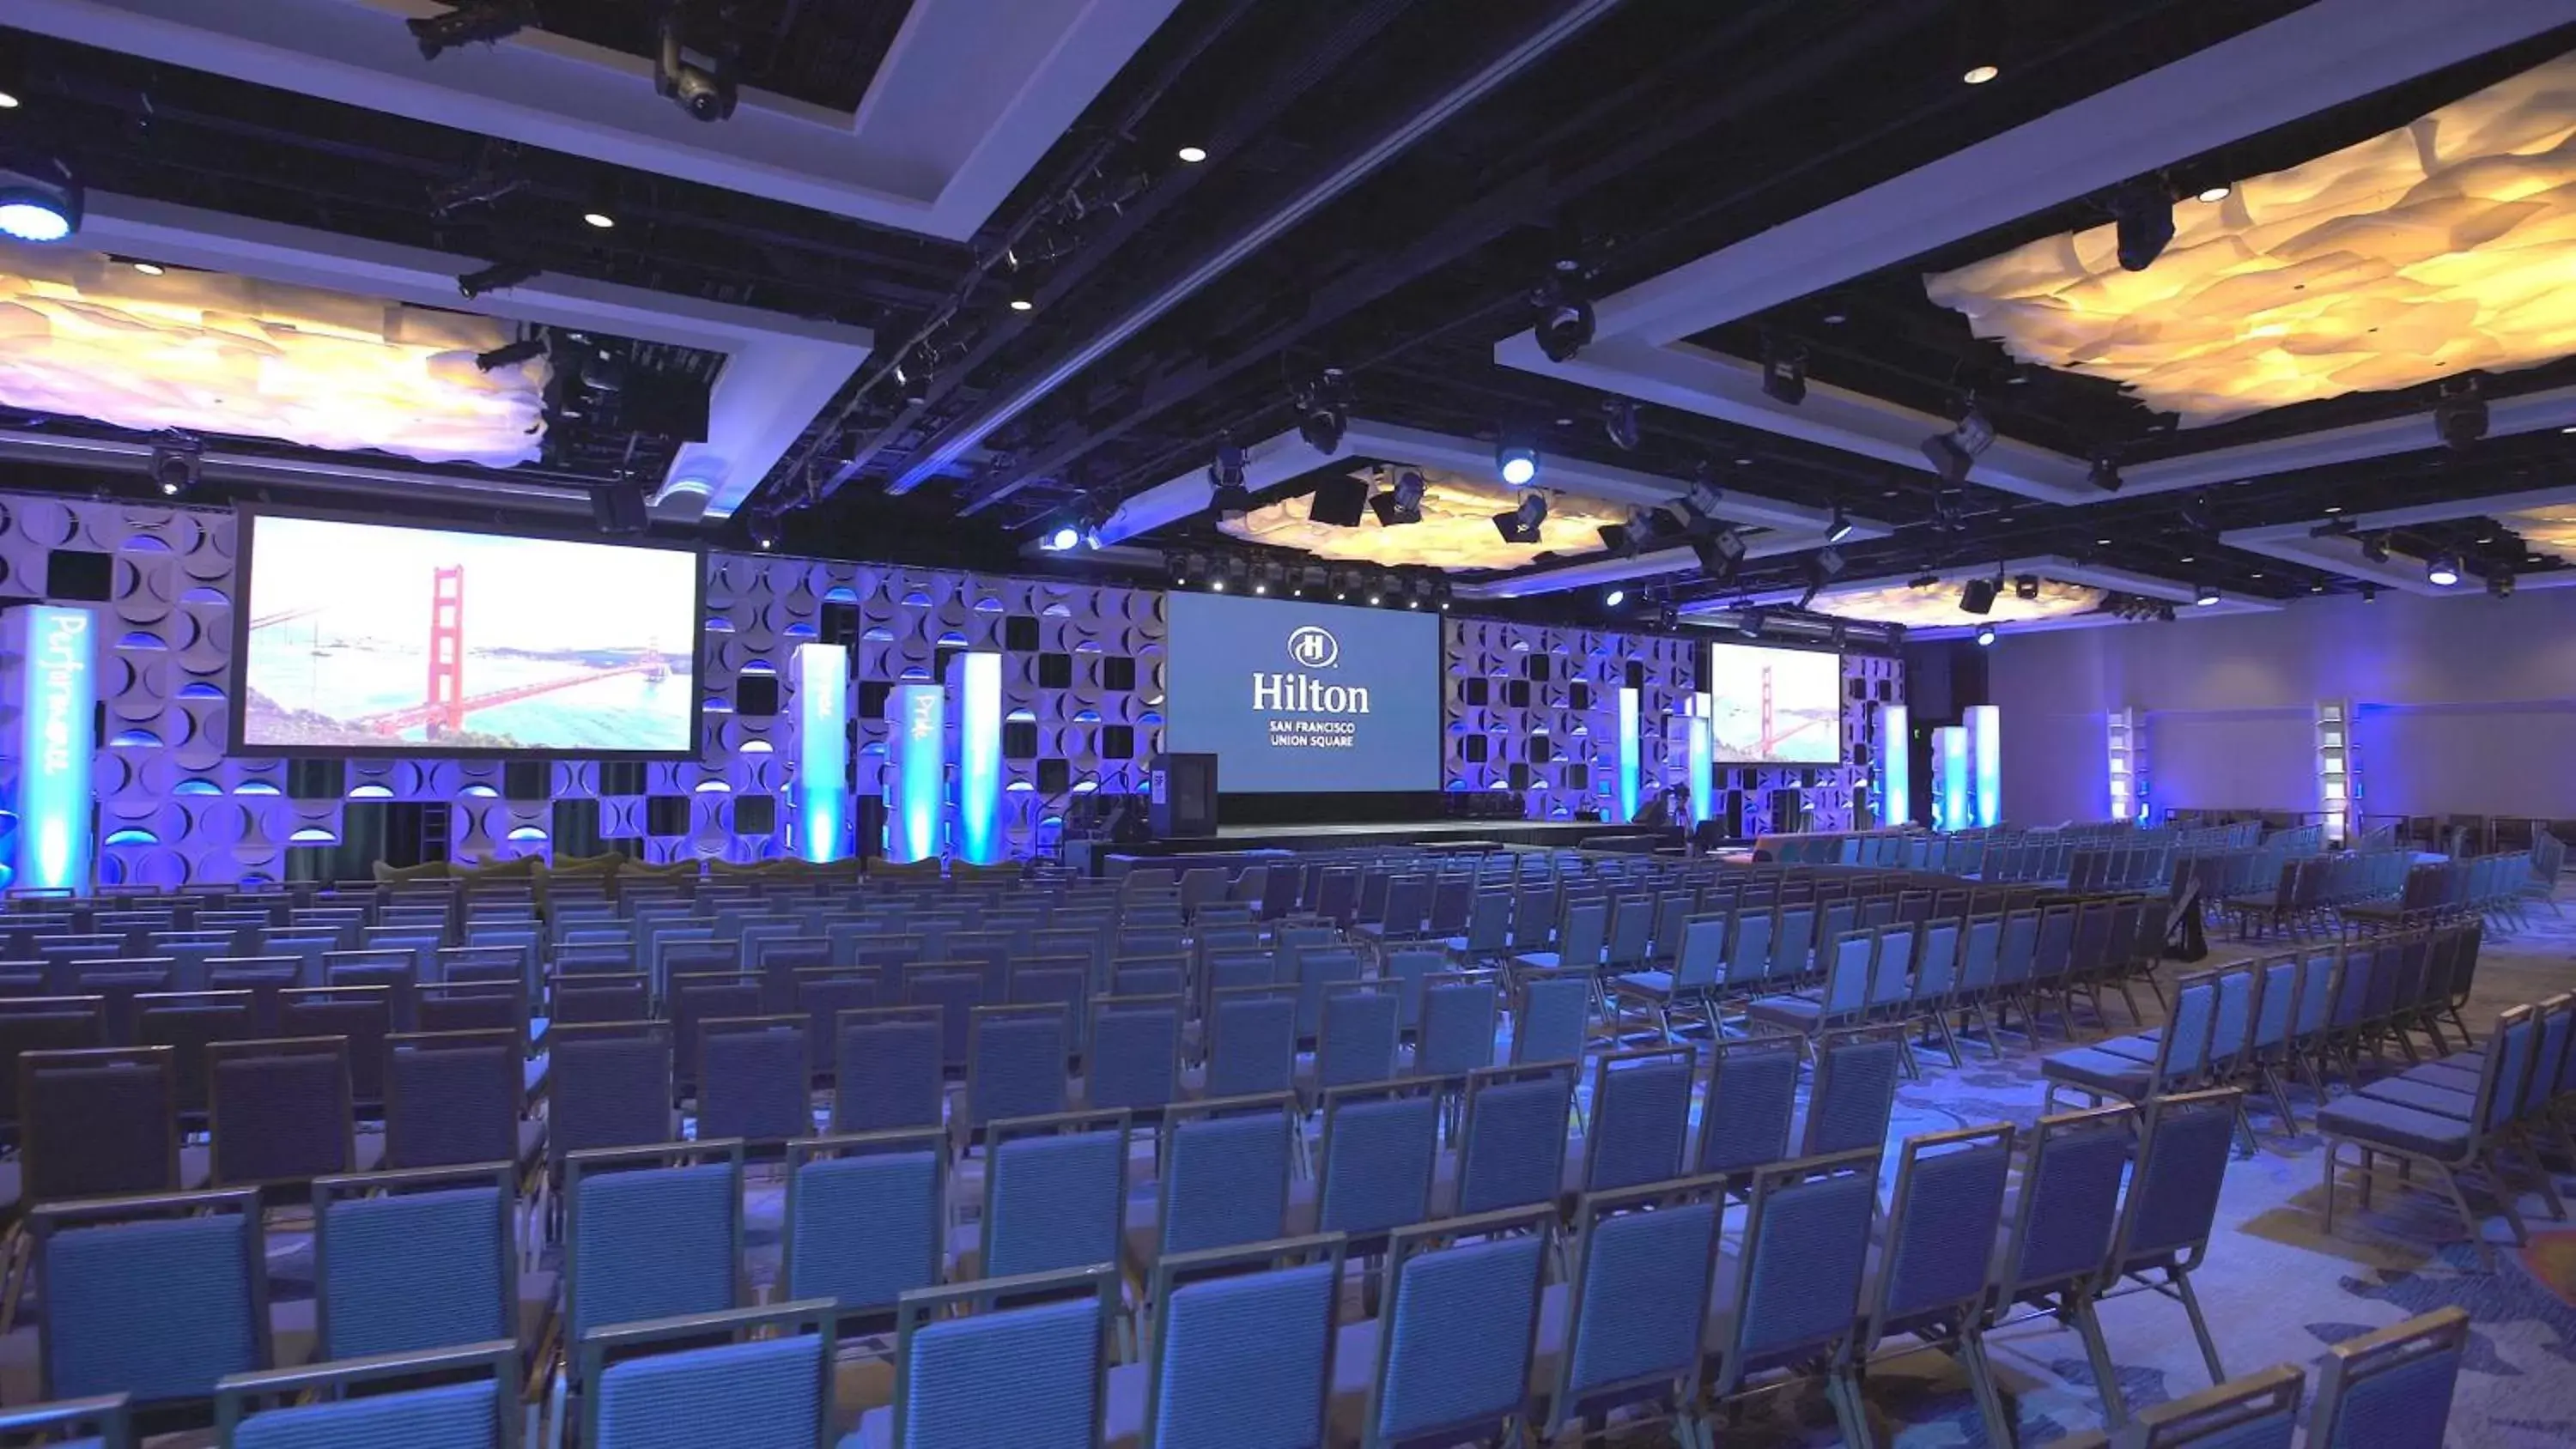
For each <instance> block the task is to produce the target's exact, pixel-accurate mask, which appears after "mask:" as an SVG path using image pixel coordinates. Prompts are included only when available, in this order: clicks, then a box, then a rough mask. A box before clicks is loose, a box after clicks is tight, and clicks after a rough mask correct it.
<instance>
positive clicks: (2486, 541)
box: [2478, 535, 2495, 545]
mask: <svg viewBox="0 0 2576 1449" xmlns="http://www.w3.org/2000/svg"><path fill="white" fill-rule="evenodd" d="M2478 542H2479V543H2480V544H2481V545H2485V544H2490V543H2493V542H2495V538H2494V537H2493V536H2492V535H2489V536H2487V537H2484V538H2481V539H2479V540H2478Z"/></svg>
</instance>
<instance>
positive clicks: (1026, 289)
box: [1007, 280, 1038, 312]
mask: <svg viewBox="0 0 2576 1449" xmlns="http://www.w3.org/2000/svg"><path fill="white" fill-rule="evenodd" d="M1007 305H1008V306H1009V307H1010V309H1011V310H1012V311H1014V312H1034V311H1036V310H1037V309H1038V292H1037V288H1035V287H1032V286H1030V285H1029V284H1028V282H1027V281H1026V280H1014V281H1013V282H1012V283H1011V291H1010V300H1009V302H1008V304H1007Z"/></svg>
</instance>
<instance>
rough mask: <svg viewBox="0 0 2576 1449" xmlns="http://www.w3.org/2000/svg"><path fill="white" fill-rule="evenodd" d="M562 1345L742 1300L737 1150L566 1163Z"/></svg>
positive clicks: (673, 1148)
mask: <svg viewBox="0 0 2576 1449" xmlns="http://www.w3.org/2000/svg"><path fill="white" fill-rule="evenodd" d="M564 1202H565V1205H566V1229H565V1235H564V1239H565V1240H564V1260H563V1262H564V1266H563V1277H564V1310H565V1316H566V1319H567V1323H566V1328H565V1334H564V1336H565V1338H566V1340H567V1341H568V1342H572V1343H576V1344H577V1343H579V1342H580V1341H581V1339H582V1338H583V1337H584V1336H585V1335H587V1334H588V1333H589V1332H590V1331H591V1330H592V1329H595V1328H601V1327H604V1326H606V1325H609V1324H615V1323H633V1322H638V1321H641V1320H643V1319H648V1318H667V1317H671V1316H673V1315H676V1314H688V1313H718V1312H722V1311H724V1310H726V1309H729V1308H732V1307H734V1306H735V1305H736V1304H737V1303H738V1302H739V1301H740V1297H741V1293H742V1269H741V1263H742V1144H741V1143H740V1142H736V1141H720V1142H696V1143H679V1142H674V1143H669V1144H667V1145H664V1146H660V1147H641V1148H612V1149H607V1150H602V1151H595V1152H577V1153H574V1154H572V1155H571V1157H569V1158H568V1159H567V1160H566V1163H565V1176H564Z"/></svg>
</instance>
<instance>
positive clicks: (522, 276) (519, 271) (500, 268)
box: [456, 262, 537, 302]
mask: <svg viewBox="0 0 2576 1449" xmlns="http://www.w3.org/2000/svg"><path fill="white" fill-rule="evenodd" d="M536 274H537V268H535V267H531V266H528V265H526V264H524V263H521V262H494V263H493V264H492V265H490V266H488V267H483V268H481V269H479V270H476V271H471V272H467V273H466V274H465V275H464V276H461V277H459V278H457V279H456V293H457V295H458V296H461V297H463V298H464V299H465V300H467V301H469V302H470V301H473V300H474V299H475V298H477V297H480V296H482V295H483V294H484V293H486V292H498V291H501V290H503V289H505V288H509V287H515V286H517V285H519V284H520V283H521V282H525V281H527V280H529V279H531V278H533V277H534V276H536Z"/></svg>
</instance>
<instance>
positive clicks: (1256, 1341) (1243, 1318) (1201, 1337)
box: [1141, 1233, 1342, 1449]
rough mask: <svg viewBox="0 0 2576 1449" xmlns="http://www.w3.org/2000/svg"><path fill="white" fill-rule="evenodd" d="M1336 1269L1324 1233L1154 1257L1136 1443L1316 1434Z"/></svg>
mask: <svg viewBox="0 0 2576 1449" xmlns="http://www.w3.org/2000/svg"><path fill="white" fill-rule="evenodd" d="M1341 1274H1342V1239H1341V1238H1340V1236H1339V1235H1337V1234H1331V1233H1326V1234H1321V1235H1318V1236H1314V1237H1306V1238H1290V1239H1285V1240H1276V1241H1267V1242H1261V1243H1257V1244H1254V1245H1251V1246H1249V1247H1226V1248H1217V1249H1210V1250H1206V1251H1200V1252H1193V1253H1180V1254H1173V1255H1170V1256H1167V1257H1165V1258H1163V1259H1162V1260H1161V1261H1160V1262H1159V1263H1157V1264H1156V1265H1155V1269H1154V1280H1153V1292H1152V1296H1151V1300H1150V1301H1151V1302H1153V1303H1154V1304H1155V1306H1156V1311H1155V1323H1154V1339H1153V1343H1152V1346H1151V1349H1150V1351H1149V1353H1148V1355H1147V1360H1146V1362H1147V1369H1146V1372H1147V1375H1148V1380H1147V1388H1146V1394H1145V1414H1144V1424H1143V1437H1142V1441H1141V1442H1142V1444H1143V1446H1144V1449H1236V1446H1239V1445H1244V1444H1254V1443H1260V1444H1314V1445H1321V1444H1323V1443H1325V1442H1326V1440H1327V1435H1326V1433H1325V1416H1326V1412H1327V1409H1328V1407H1329V1405H1330V1402H1331V1394H1332V1380H1333V1345H1334V1309H1335V1306H1336V1302H1337V1297H1338V1292H1339V1287H1340V1283H1341Z"/></svg>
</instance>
